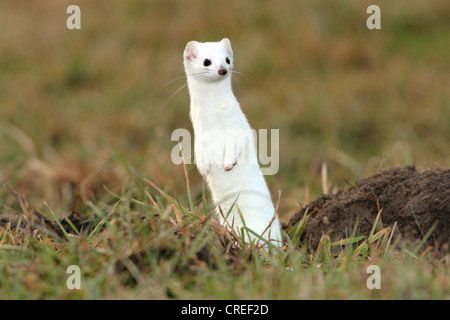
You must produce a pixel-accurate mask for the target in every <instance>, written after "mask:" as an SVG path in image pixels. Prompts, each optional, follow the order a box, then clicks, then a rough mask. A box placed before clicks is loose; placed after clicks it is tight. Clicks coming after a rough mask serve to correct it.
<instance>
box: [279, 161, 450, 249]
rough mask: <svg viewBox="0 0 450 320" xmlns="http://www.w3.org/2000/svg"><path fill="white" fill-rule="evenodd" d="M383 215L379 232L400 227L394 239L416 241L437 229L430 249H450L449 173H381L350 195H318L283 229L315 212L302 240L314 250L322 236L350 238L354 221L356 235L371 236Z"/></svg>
mask: <svg viewBox="0 0 450 320" xmlns="http://www.w3.org/2000/svg"><path fill="white" fill-rule="evenodd" d="M380 210H382V212H381V216H380V217H381V223H382V225H381V226H380V228H381V227H383V228H386V227H391V228H392V227H393V225H394V223H395V222H397V226H396V230H395V231H394V238H397V237H398V236H399V235H401V237H402V238H403V239H408V240H413V241H416V242H417V241H420V240H421V239H423V238H424V237H425V236H426V235H427V233H428V231H430V229H431V228H433V227H434V230H433V231H432V233H431V235H430V236H429V237H428V238H427V244H428V245H431V246H434V247H435V248H436V247H437V248H445V247H446V248H448V245H449V243H450V170H439V169H438V170H430V171H424V172H417V171H416V169H415V167H413V166H409V167H403V168H394V169H388V170H384V171H381V172H380V173H378V174H376V175H374V176H372V177H369V178H366V179H361V180H358V181H356V182H355V185H353V186H351V187H350V188H349V189H347V190H344V191H339V192H338V193H336V194H332V195H320V196H319V197H318V198H317V199H316V200H315V201H313V202H311V203H310V204H308V205H306V206H305V207H303V208H302V209H301V210H300V211H298V212H297V213H295V214H294V215H293V216H292V217H291V218H290V221H289V223H288V225H287V226H285V227H287V228H289V227H290V226H292V225H294V224H295V223H297V222H298V221H300V219H302V217H303V216H304V213H305V212H306V211H307V212H308V213H312V215H311V217H310V220H309V221H308V223H307V224H306V228H305V230H304V233H303V240H304V241H306V242H307V243H309V246H310V248H313V249H314V248H316V247H317V245H318V243H319V241H320V239H321V237H322V236H323V235H324V234H329V235H330V238H331V241H339V240H341V239H345V238H348V237H349V236H351V235H352V231H353V230H354V227H355V224H356V222H358V223H357V234H356V235H364V236H368V235H369V233H370V231H371V229H372V227H373V225H374V222H375V219H376V216H377V214H378V212H379V211H380ZM435 223H437V224H436V225H435V226H434V224H435Z"/></svg>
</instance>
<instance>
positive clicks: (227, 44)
mask: <svg viewBox="0 0 450 320" xmlns="http://www.w3.org/2000/svg"><path fill="white" fill-rule="evenodd" d="M220 43H221V44H222V45H223V46H224V48H225V50H227V51H228V52H229V54H230V55H231V56H232V55H233V49H231V42H230V40H229V39H228V38H223V39H222V40H221V41H220Z"/></svg>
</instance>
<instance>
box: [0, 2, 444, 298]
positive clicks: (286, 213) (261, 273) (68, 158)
mask: <svg viewBox="0 0 450 320" xmlns="http://www.w3.org/2000/svg"><path fill="white" fill-rule="evenodd" d="M70 4H72V3H70ZM77 4H78V5H79V6H80V7H81V11H82V29H81V30H79V31H70V30H67V29H66V27H65V22H66V19H67V17H68V15H67V14H66V8H67V6H68V5H69V4H68V3H65V2H64V1H53V0H46V1H40V2H29V3H27V4H26V5H23V4H19V3H15V2H2V3H0V48H1V50H0V69H1V70H2V72H1V74H0V184H1V186H0V219H1V221H2V224H1V227H0V298H4V299H7V298H10V299H37V298H57V299H71V298H72V299H78V298H83V299H87V298H94V299H102V298H124V299H126V298H139V299H146V298H149V299H150V298H161V299H166V298H177V299H207V298H210V299H215V298H218V299H226V298H229V299H253V298H255V299H257V298H262V299H263V298H264V299H297V298H310V299H313V298H317V299H328V298H334V299H340V298H342V299H364V298H377V299H378V298H379V299H405V298H406V299H408V298H411V299H430V298H431V299H448V298H449V297H450V296H449V295H450V294H449V292H448V288H449V287H450V285H449V278H450V277H449V274H448V261H445V259H444V260H441V259H438V258H436V257H434V256H433V250H430V249H429V248H425V247H423V246H421V244H420V243H419V244H400V243H398V242H396V231H395V230H386V229H381V230H380V229H377V228H378V227H377V224H376V222H375V221H374V226H376V227H377V228H375V229H374V230H373V232H372V234H371V235H370V237H368V238H367V239H360V238H358V235H356V234H355V235H349V237H348V239H343V241H342V242H339V243H333V242H331V241H330V239H329V238H327V236H326V235H325V236H324V238H322V241H321V245H320V248H319V250H313V251H308V249H307V246H308V244H307V243H304V241H303V240H302V238H301V235H302V232H303V230H304V227H305V225H306V224H307V223H308V218H309V216H308V215H309V214H311V213H308V214H307V215H305V217H304V219H303V220H302V221H301V222H300V223H299V224H298V225H296V226H294V228H292V229H291V230H287V231H285V232H286V246H285V248H284V250H283V252H281V253H278V254H277V255H275V254H274V252H273V253H271V254H265V253H261V252H260V250H259V251H258V250H257V248H247V249H245V250H240V249H239V248H238V247H236V244H235V243H234V242H233V238H231V239H230V237H229V236H228V235H227V234H226V232H221V231H220V230H221V229H220V228H219V226H217V225H216V224H215V223H214V222H213V221H212V220H211V219H210V218H211V208H210V206H208V203H209V202H208V201H209V200H208V199H209V198H208V192H207V190H206V188H205V185H204V184H203V182H202V178H201V176H200V175H199V174H198V173H197V170H196V168H195V166H194V165H191V166H189V167H183V166H176V165H174V164H172V163H171V161H170V153H171V150H172V148H173V147H175V145H176V143H175V142H173V141H171V140H170V136H171V133H172V131H173V130H175V129H177V128H187V129H188V130H190V131H191V132H192V130H191V124H190V122H189V116H188V96H187V91H186V90H180V92H179V93H178V94H176V95H174V96H173V97H171V96H172V94H173V93H174V92H175V91H176V90H177V89H178V88H180V87H181V86H182V85H184V83H185V82H184V80H183V77H182V76H183V67H182V62H181V53H182V51H183V49H184V46H185V44H186V43H187V42H188V41H190V40H194V39H195V40H198V41H214V40H217V39H221V38H223V37H228V38H230V39H231V42H232V45H233V49H234V54H235V61H236V68H237V70H238V71H239V72H241V73H243V74H244V76H241V75H240V74H236V77H235V79H234V85H235V92H236V95H237V98H238V100H239V101H240V103H241V105H242V106H243V109H244V112H245V114H246V115H247V117H248V119H249V121H250V123H251V125H252V127H254V128H256V129H259V128H276V129H279V130H280V131H279V132H280V146H279V148H280V170H279V172H278V173H277V174H276V175H274V176H267V177H266V180H267V182H268V184H269V188H270V190H271V191H272V198H273V199H277V203H278V205H277V207H278V212H279V214H280V218H281V221H284V222H286V221H287V220H288V219H289V217H290V216H291V215H292V214H293V213H294V212H296V211H297V210H298V208H299V207H300V206H301V205H303V204H305V203H308V202H309V201H311V200H313V199H314V198H315V197H316V196H317V195H318V194H319V193H321V192H324V193H330V192H333V190H336V189H342V188H345V187H346V186H347V184H348V183H349V182H350V183H351V182H352V181H354V180H355V179H356V178H360V177H363V176H369V175H371V174H373V173H375V172H376V171H377V170H378V169H380V168H387V167H393V166H403V165H408V164H415V165H416V166H417V168H418V169H419V170H424V169H430V168H436V167H443V168H448V167H449V166H450V158H449V156H448V150H450V136H449V128H450V122H449V121H450V120H449V119H450V109H449V108H448V106H449V104H450V93H449V89H448V88H450V83H449V81H450V79H449V77H448V67H449V63H448V61H449V60H448V51H449V42H448V34H449V32H450V24H449V21H450V19H449V17H450V11H449V7H448V5H447V3H446V2H445V1H442V0H430V1H427V2H426V4H425V3H411V2H410V1H406V0H404V1H396V2H395V3H393V2H392V1H378V2H377V5H379V6H380V8H381V16H382V29H381V30H377V31H369V30H368V29H367V28H366V27H365V20H366V18H367V14H366V13H365V12H366V8H367V6H368V5H370V4H372V3H369V2H367V3H365V2H364V1H362V2H361V1H335V2H333V3H329V2H326V1H316V2H314V3H310V4H307V3H304V4H303V3H296V4H293V3H292V1H287V0H282V1H277V2H276V3H275V2H273V3H272V2H269V1H260V2H258V3H257V4H256V3H253V2H242V1H228V2H219V3H215V4H214V5H213V4H211V2H209V1H198V2H197V3H196V4H195V5H191V4H190V3H189V4H188V3H187V2H186V1H172V2H170V3H166V2H164V3H163V2H159V1H150V2H149V1H141V0H133V1H127V2H123V1H118V0H117V1H116V0H114V1H108V2H105V1H98V2H92V1H86V0H80V1H77ZM217 12H220V14H217ZM178 77H180V78H178ZM174 79H179V80H174ZM169 98H170V100H169V101H168V99H169ZM323 163H325V164H326V167H324V166H323ZM324 168H327V169H328V171H327V173H326V175H324V174H323V172H324V171H323V170H324ZM324 177H327V179H328V180H327V179H325V180H324ZM186 178H189V179H186ZM147 181H151V183H149V182H147ZM5 185H9V186H10V187H11V188H12V190H14V192H13V191H12V190H10V189H8V188H7V187H6V186H5ZM155 187H157V188H155ZM275 195H278V197H276V196H275ZM74 211H75V212H78V213H79V214H80V215H81V216H82V217H88V218H89V219H91V220H90V222H89V223H88V224H87V225H83V226H81V225H77V224H76V223H74V222H72V221H71V220H69V221H70V223H69V221H67V220H66V219H64V217H65V216H68V215H69V214H70V213H72V212H74ZM36 212H37V213H40V215H41V216H39V215H37V214H36ZM43 221H44V222H43ZM9 222H11V223H9ZM75 222H76V221H75ZM355 223H356V222H355ZM222 231H223V230H222ZM424 236H426V234H425V235H424ZM235 240H236V239H235ZM72 264H75V265H79V266H80V268H81V271H82V289H81V290H68V289H67V287H66V280H67V277H68V274H66V270H67V267H68V266H69V265H72ZM371 264H377V265H379V266H380V268H381V275H382V280H381V282H382V289H381V290H369V289H367V287H366V280H367V277H368V276H369V275H368V274H367V273H366V270H367V267H368V266H369V265H371Z"/></svg>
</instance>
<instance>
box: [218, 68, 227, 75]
mask: <svg viewBox="0 0 450 320" xmlns="http://www.w3.org/2000/svg"><path fill="white" fill-rule="evenodd" d="M227 72H228V71H227V69H219V74H220V75H221V76H224V75H226V74H227Z"/></svg>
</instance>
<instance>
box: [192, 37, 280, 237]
mask: <svg viewBox="0 0 450 320" xmlns="http://www.w3.org/2000/svg"><path fill="white" fill-rule="evenodd" d="M184 68H185V72H186V77H187V84H188V88H189V95H190V102H191V103H190V118H191V121H192V125H193V128H194V154H195V161H196V164H197V168H198V170H199V172H200V174H201V175H202V176H203V177H204V178H206V181H207V183H208V186H209V188H210V190H211V194H212V198H213V201H214V203H215V205H217V209H216V211H217V215H218V217H219V220H220V222H221V224H222V225H224V226H226V227H227V228H228V229H229V230H231V229H234V231H235V232H236V234H237V235H239V236H240V237H244V238H245V241H246V242H248V241H249V240H250V241H253V242H254V243H258V244H259V245H264V242H265V241H271V243H272V244H274V245H275V246H281V244H282V243H281V240H282V239H281V233H280V224H279V220H278V217H277V214H276V212H275V208H274V206H273V203H272V199H271V196H270V193H269V189H268V187H267V184H266V181H265V180H264V176H263V174H262V172H261V168H260V167H259V164H258V159H257V154H256V146H255V138H254V135H253V132H252V130H251V128H250V125H249V123H248V121H247V118H246V117H245V115H244V113H243V112H242V110H241V108H240V105H239V102H238V101H237V99H236V97H235V96H234V94H233V90H232V85H231V74H232V71H233V51H232V49H231V43H230V41H229V40H228V39H227V38H225V39H222V40H221V41H220V42H203V43H201V42H197V41H190V42H189V43H188V44H187V45H186V49H185V50H184ZM255 234H256V235H257V236H255ZM260 238H263V239H264V240H261V239H260Z"/></svg>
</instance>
